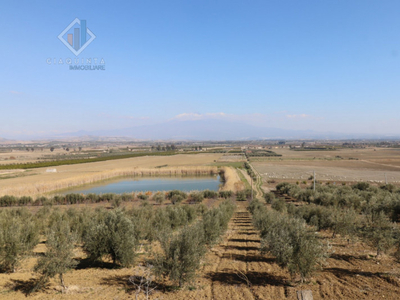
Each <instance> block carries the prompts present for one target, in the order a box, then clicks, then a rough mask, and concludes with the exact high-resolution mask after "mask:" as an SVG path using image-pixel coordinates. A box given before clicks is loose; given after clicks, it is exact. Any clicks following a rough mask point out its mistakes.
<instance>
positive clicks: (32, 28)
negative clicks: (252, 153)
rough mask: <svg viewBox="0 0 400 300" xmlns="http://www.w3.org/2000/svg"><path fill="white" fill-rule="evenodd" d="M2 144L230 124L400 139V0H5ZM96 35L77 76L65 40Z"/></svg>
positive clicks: (1, 7)
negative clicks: (71, 29) (73, 29)
mask: <svg viewBox="0 0 400 300" xmlns="http://www.w3.org/2000/svg"><path fill="white" fill-rule="evenodd" d="M0 14H1V18H0V28H1V29H0V32H1V36H0V45H1V47H0V54H1V58H2V62H1V65H0V137H17V136H18V135H19V134H22V133H23V134H30V133H32V134H38V133H46V134H49V133H51V134H53V133H60V132H68V131H77V130H81V129H82V130H95V129H109V128H112V129H114V128H124V127H130V126H135V125H141V124H154V123H157V122H163V121H167V120H172V119H176V120H191V119H195V120H198V119H207V118H217V119H226V120H234V121H241V122H246V123H249V124H253V125H258V126H267V127H279V128H286V129H314V130H316V131H334V132H344V133H350V132H351V133H381V134H400V116H399V111H400V104H399V103H400V1H398V0H394V1H385V0H377V1H368V0H361V1H353V0H342V1H340V0H336V1H333V0H316V1H311V0H304V1H299V0H293V1H284V0H276V1H267V0H263V1H247V0H246V1H245V0H242V1H234V0H227V1H221V0H213V1H206V0H197V1H194V0H185V1H170V0H161V1H152V0H145V1H144V0H143V1H137V0H132V1H55V0H52V1H32V0H29V1H1V4H0ZM75 18H79V19H82V20H86V21H87V27H88V28H89V29H90V30H91V31H92V32H93V33H94V34H95V35H96V39H95V40H94V41H93V42H92V43H91V44H90V45H89V46H88V47H87V48H86V49H85V50H84V51H83V52H82V53H81V54H80V55H79V56H78V57H79V58H85V59H86V58H92V59H93V58H98V59H104V61H105V70H104V71H100V70H96V71H90V70H69V68H68V65H66V64H65V63H64V64H63V65H59V64H55V65H54V64H50V65H49V64H48V63H47V62H46V60H47V59H48V58H51V59H52V60H53V59H56V60H57V61H58V60H59V59H62V60H63V61H64V62H65V60H66V59H67V58H72V59H74V58H75V55H74V54H73V53H72V52H71V51H70V50H69V49H68V48H67V47H66V46H65V45H63V43H62V42H61V41H60V40H59V39H58V38H57V36H58V35H59V34H60V33H61V32H62V31H63V30H64V28H66V27H67V26H68V25H69V24H70V23H71V22H72V21H73V20H74V19H75Z"/></svg>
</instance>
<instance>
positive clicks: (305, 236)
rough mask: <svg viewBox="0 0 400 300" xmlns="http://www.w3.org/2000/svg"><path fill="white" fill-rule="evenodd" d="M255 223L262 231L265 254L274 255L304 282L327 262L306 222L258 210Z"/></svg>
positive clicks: (255, 210)
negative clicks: (323, 262)
mask: <svg viewBox="0 0 400 300" xmlns="http://www.w3.org/2000/svg"><path fill="white" fill-rule="evenodd" d="M257 207H258V209H257ZM253 223H254V225H255V227H256V228H257V229H258V230H260V235H261V251H262V252H263V253H265V252H270V253H271V254H272V255H274V256H275V257H276V261H277V263H278V264H279V265H281V266H282V267H287V268H288V270H289V271H290V273H292V274H296V273H297V274H300V276H301V280H302V282H303V281H304V279H305V278H306V277H308V276H309V275H311V274H312V272H313V271H314V270H315V269H316V268H317V267H318V265H319V264H320V263H322V261H323V260H324V256H325V252H324V250H323V248H322V245H321V243H320V242H319V241H318V240H317V239H316V237H315V235H314V233H312V232H308V231H307V228H306V226H305V224H304V221H303V220H300V219H297V218H292V217H289V216H288V215H284V214H279V213H276V212H274V213H272V212H270V211H267V210H266V209H265V207H260V206H254V212H253Z"/></svg>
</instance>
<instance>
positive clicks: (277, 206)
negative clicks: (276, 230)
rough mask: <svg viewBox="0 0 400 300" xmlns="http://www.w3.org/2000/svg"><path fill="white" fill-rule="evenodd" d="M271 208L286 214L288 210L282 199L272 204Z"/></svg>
mask: <svg viewBox="0 0 400 300" xmlns="http://www.w3.org/2000/svg"><path fill="white" fill-rule="evenodd" d="M271 207H272V208H273V209H275V210H277V211H280V212H285V211H286V210H287V209H286V202H285V201H284V200H282V199H275V200H274V201H273V202H272V205H271Z"/></svg>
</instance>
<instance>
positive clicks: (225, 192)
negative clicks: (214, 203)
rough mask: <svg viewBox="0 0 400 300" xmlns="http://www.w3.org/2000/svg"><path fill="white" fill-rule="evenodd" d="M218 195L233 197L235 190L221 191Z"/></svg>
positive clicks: (226, 197) (225, 197)
mask: <svg viewBox="0 0 400 300" xmlns="http://www.w3.org/2000/svg"><path fill="white" fill-rule="evenodd" d="M218 195H219V197H220V198H224V199H228V198H231V197H233V192H232V191H219V192H218Z"/></svg>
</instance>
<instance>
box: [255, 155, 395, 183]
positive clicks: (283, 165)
mask: <svg viewBox="0 0 400 300" xmlns="http://www.w3.org/2000/svg"><path fill="white" fill-rule="evenodd" d="M272 150H273V151H275V152H276V153H278V154H281V155H282V157H272V158H257V159H253V158H252V159H251V161H252V165H253V166H254V167H255V168H256V169H257V171H259V173H260V174H261V176H262V177H263V179H264V182H267V181H268V180H271V179H276V180H278V181H279V182H281V181H289V182H293V181H297V180H299V181H303V180H307V179H308V178H309V177H310V176H311V175H313V171H315V173H316V178H317V179H318V180H321V181H330V182H357V181H369V182H375V183H384V182H385V180H386V179H387V181H388V182H389V183H394V184H400V149H386V148H366V149H339V150H336V151H293V150H289V149H286V148H278V149H272ZM385 174H386V179H385Z"/></svg>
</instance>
